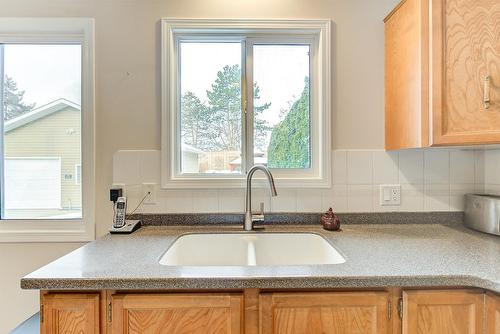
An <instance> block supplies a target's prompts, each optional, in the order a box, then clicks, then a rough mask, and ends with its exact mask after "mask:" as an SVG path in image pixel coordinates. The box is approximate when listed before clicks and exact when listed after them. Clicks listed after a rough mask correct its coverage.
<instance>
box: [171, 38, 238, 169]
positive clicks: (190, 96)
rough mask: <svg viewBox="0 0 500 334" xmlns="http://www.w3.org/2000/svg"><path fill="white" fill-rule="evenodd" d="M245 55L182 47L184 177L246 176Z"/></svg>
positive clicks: (233, 46) (228, 47)
mask: <svg viewBox="0 0 500 334" xmlns="http://www.w3.org/2000/svg"><path fill="white" fill-rule="evenodd" d="M241 50H242V46H241V43H240V42H217V43H213V42H189V41H188V42H180V45H179V52H180V91H181V96H180V106H181V124H180V129H181V147H180V149H181V172H182V173H201V174H209V173H241V138H242V132H241V131H242V115H241Z"/></svg>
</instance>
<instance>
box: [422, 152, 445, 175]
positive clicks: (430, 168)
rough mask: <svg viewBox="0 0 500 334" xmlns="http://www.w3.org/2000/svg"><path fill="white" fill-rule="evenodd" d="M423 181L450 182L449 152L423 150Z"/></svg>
mask: <svg viewBox="0 0 500 334" xmlns="http://www.w3.org/2000/svg"><path fill="white" fill-rule="evenodd" d="M424 183H425V184H435V183H440V184H443V183H450V152H449V151H448V150H443V149H439V150H432V149H430V150H426V151H424Z"/></svg>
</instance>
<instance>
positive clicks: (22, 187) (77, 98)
mask: <svg viewBox="0 0 500 334" xmlns="http://www.w3.org/2000/svg"><path fill="white" fill-rule="evenodd" d="M0 48H2V49H3V57H0V61H1V62H0V66H2V67H3V70H4V71H3V72H4V76H3V78H0V79H2V81H1V82H0V87H2V86H3V87H2V88H3V105H2V106H1V107H2V109H3V122H4V132H3V147H4V158H3V159H4V160H3V172H4V174H3V179H4V189H3V190H4V194H3V199H2V202H3V206H2V218H4V219H58V218H61V219H63V218H64V219H67V218H81V217H82V187H81V182H79V178H80V175H77V174H78V173H81V170H77V169H76V168H75V165H80V164H81V108H80V104H81V91H82V89H81V71H82V59H81V53H82V51H81V46H80V45H74V44H72V45H68V44H65V45H53V44H50V45H47V44H44V45H41V44H40V45H36V44H1V45H0ZM0 73H1V71H0ZM75 181H76V182H75Z"/></svg>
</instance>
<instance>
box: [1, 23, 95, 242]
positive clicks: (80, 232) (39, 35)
mask: <svg viewBox="0 0 500 334" xmlns="http://www.w3.org/2000/svg"><path fill="white" fill-rule="evenodd" d="M94 40H95V37H94V19H93V18H50V17H44V18H17V17H13V18H0V43H81V45H82V102H81V117H82V134H81V136H82V137H81V143H82V144H81V155H82V161H81V164H82V181H83V182H82V218H81V219H58V220H51V219H3V220H0V242H83V241H92V240H95V196H94V195H95V155H94V154H95V153H94V152H95V134H94V128H95V127H94V110H95V104H94V96H95V91H94V78H95V69H94ZM0 131H1V133H2V134H3V129H2V128H0ZM0 153H2V152H0ZM1 156H3V154H2V155H1ZM0 167H1V166H0ZM2 184H3V182H2Z"/></svg>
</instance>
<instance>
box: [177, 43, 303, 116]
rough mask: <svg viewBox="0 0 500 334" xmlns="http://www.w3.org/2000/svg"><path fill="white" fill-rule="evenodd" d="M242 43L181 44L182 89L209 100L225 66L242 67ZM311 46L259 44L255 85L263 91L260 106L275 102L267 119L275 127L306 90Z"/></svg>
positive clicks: (255, 66)
mask: <svg viewBox="0 0 500 334" xmlns="http://www.w3.org/2000/svg"><path fill="white" fill-rule="evenodd" d="M241 52H242V51H241V44H240V43H239V42H230V43H192V42H191V43H181V82H182V85H181V90H182V93H185V92H186V91H191V92H193V93H195V95H196V96H198V97H199V98H200V99H201V100H202V101H206V100H207V97H206V91H207V90H208V89H210V88H211V84H212V83H213V82H214V80H215V78H216V77H217V71H219V70H221V69H222V68H223V67H224V65H234V64H239V65H240V67H241ZM308 52H309V47H308V46H305V45H272V46H269V45H255V46H254V82H257V84H258V86H259V88H260V96H261V98H260V100H259V104H263V103H266V102H271V107H270V108H269V109H268V110H266V111H265V114H264V115H263V118H264V119H265V120H267V121H268V122H269V123H270V124H271V125H275V124H277V123H278V122H279V121H280V111H281V110H282V109H286V110H289V109H290V103H291V102H294V101H295V100H296V99H297V98H298V97H300V94H301V93H302V90H303V89H304V78H305V77H306V76H309V55H308Z"/></svg>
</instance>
